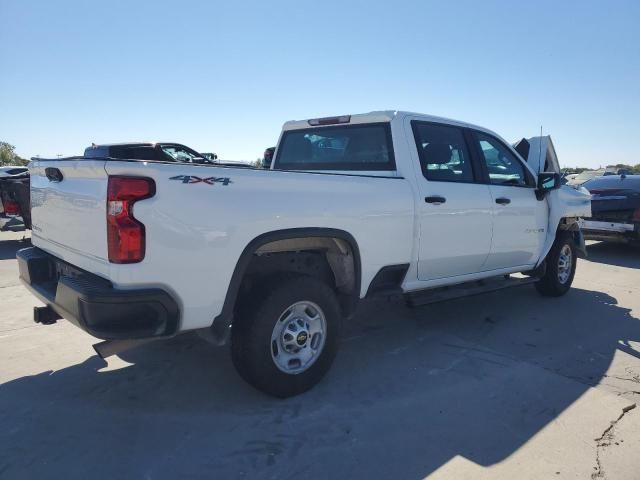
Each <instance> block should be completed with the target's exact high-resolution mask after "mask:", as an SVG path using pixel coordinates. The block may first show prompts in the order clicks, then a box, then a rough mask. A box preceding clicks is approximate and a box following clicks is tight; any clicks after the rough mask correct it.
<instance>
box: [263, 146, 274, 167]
mask: <svg viewBox="0 0 640 480" xmlns="http://www.w3.org/2000/svg"><path fill="white" fill-rule="evenodd" d="M275 152H276V147H269V148H267V149H266V150H265V151H264V154H263V156H262V168H271V163H272V162H273V154H274V153H275Z"/></svg>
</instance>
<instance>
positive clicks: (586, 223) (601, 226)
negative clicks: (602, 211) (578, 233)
mask: <svg viewBox="0 0 640 480" xmlns="http://www.w3.org/2000/svg"><path fill="white" fill-rule="evenodd" d="M580 227H581V229H582V231H583V232H584V236H585V238H586V239H587V240H602V241H613V242H624V243H628V242H636V241H640V232H639V226H638V225H637V224H634V223H624V222H606V221H600V220H582V221H581V225H580Z"/></svg>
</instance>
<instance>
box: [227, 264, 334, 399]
mask: <svg viewBox="0 0 640 480" xmlns="http://www.w3.org/2000/svg"><path fill="white" fill-rule="evenodd" d="M249 299H250V300H251V301H252V302H255V303H253V305H252V307H251V308H246V309H243V310H244V311H245V313H244V314H241V315H240V316H239V318H237V319H236V320H235V321H234V323H233V326H232V328H231V355H232V359H233V363H234V365H235V367H236V369H237V370H238V373H239V374H240V376H241V377H242V378H244V379H245V380H246V381H247V382H248V383H249V384H251V385H253V386H254V387H256V388H257V389H258V390H261V391H263V392H265V393H268V394H269V395H273V396H276V397H290V396H293V395H298V394H300V393H303V392H305V391H307V390H309V389H310V388H311V387H313V386H314V385H315V384H316V383H318V382H319V381H320V379H321V378H322V377H323V376H324V374H325V373H326V372H327V370H329V367H330V366H331V363H332V362H333V359H334V357H335V354H336V351H337V348H338V328H339V324H340V317H341V313H340V305H339V303H338V300H337V298H336V295H335V293H334V292H333V290H332V289H331V288H330V287H329V286H328V285H327V284H325V283H323V282H321V281H320V280H317V279H316V278H313V277H308V276H293V277H289V278H287V279H283V280H280V281H278V282H277V283H276V285H275V286H274V287H272V288H271V289H270V290H269V291H268V292H265V293H263V294H262V295H260V296H257V298H251V296H249Z"/></svg>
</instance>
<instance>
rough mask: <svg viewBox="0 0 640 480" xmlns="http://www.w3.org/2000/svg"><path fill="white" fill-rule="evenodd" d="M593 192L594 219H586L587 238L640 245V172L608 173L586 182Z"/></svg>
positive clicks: (583, 229) (584, 228)
mask: <svg viewBox="0 0 640 480" xmlns="http://www.w3.org/2000/svg"><path fill="white" fill-rule="evenodd" d="M583 187H584V188H586V189H587V190H589V193H591V218H586V219H584V220H583V221H582V231H583V232H584V236H585V238H586V239H587V240H602V241H611V242H621V243H632V244H636V245H640V175H608V176H602V177H596V178H593V179H591V180H589V181H587V182H585V183H584V184H583Z"/></svg>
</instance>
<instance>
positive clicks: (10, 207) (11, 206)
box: [2, 201, 19, 215]
mask: <svg viewBox="0 0 640 480" xmlns="http://www.w3.org/2000/svg"><path fill="white" fill-rule="evenodd" d="M2 206H3V207H4V213H6V214H7V215H18V213H19V211H18V204H17V203H16V202H11V201H8V202H3V203H2Z"/></svg>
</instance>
